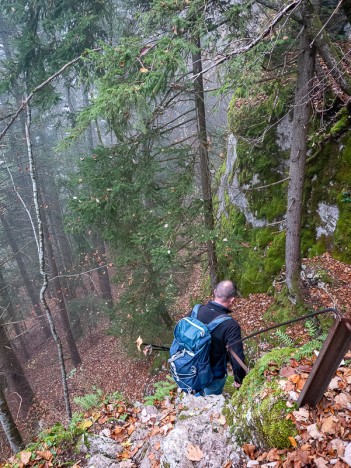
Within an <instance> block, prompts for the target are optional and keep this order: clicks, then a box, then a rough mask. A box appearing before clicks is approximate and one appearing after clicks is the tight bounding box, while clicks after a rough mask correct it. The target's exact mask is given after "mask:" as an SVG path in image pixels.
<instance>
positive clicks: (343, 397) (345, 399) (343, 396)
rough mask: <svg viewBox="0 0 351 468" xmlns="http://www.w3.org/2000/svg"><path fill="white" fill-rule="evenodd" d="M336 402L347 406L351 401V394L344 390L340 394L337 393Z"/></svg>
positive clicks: (344, 406) (343, 406)
mask: <svg viewBox="0 0 351 468" xmlns="http://www.w3.org/2000/svg"><path fill="white" fill-rule="evenodd" d="M335 402H336V403H338V404H339V405H340V406H341V407H342V408H347V407H348V406H349V405H350V403H351V395H349V394H347V393H344V392H342V393H340V394H339V395H336V397H335Z"/></svg>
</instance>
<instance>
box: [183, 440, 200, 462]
mask: <svg viewBox="0 0 351 468" xmlns="http://www.w3.org/2000/svg"><path fill="white" fill-rule="evenodd" d="M185 456H186V458H187V459H188V460H190V461H200V460H201V459H202V457H203V456H204V454H203V452H202V450H201V449H200V447H198V446H197V445H193V444H190V443H189V444H188V445H187V448H186V453H185Z"/></svg>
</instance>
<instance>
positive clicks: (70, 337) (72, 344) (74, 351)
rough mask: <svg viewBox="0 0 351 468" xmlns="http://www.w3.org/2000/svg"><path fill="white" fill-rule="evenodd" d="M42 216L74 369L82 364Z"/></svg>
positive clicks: (59, 307) (55, 286)
mask: <svg viewBox="0 0 351 468" xmlns="http://www.w3.org/2000/svg"><path fill="white" fill-rule="evenodd" d="M42 216H43V231H44V238H45V239H46V243H45V250H46V253H47V257H48V261H49V265H50V269H51V275H52V277H53V278H55V279H53V282H52V283H53V287H54V290H55V296H56V302H57V307H58V309H59V311H60V317H61V320H62V324H63V328H64V333H65V335H66V341H67V344H68V349H69V352H70V355H71V358H72V364H73V366H74V367H77V366H79V364H80V363H81V362H82V360H81V358H80V355H79V352H78V348H77V346H76V342H75V340H74V336H73V333H72V328H71V325H70V322H69V318H68V312H67V308H66V302H65V296H64V294H63V292H62V286H61V283H60V278H58V276H59V272H58V269H57V265H56V261H55V256H54V251H53V249H52V245H51V240H50V234H49V231H48V227H47V224H46V220H45V210H43V212H42Z"/></svg>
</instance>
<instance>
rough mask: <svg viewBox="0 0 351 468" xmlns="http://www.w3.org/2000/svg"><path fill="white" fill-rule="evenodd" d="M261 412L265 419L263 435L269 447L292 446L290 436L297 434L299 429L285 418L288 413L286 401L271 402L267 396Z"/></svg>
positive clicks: (281, 447)
mask: <svg viewBox="0 0 351 468" xmlns="http://www.w3.org/2000/svg"><path fill="white" fill-rule="evenodd" d="M260 413H261V414H262V416H263V421H264V423H263V424H262V431H263V435H264V437H265V439H266V440H267V442H268V444H269V447H276V448H278V449H283V448H288V447H289V446H290V441H289V437H291V436H295V435H297V430H296V427H295V426H294V424H293V423H292V422H291V421H290V420H287V419H285V416H286V414H287V406H286V401H284V400H278V401H275V402H271V401H270V400H269V399H268V398H265V399H264V400H263V402H262V405H261V408H260Z"/></svg>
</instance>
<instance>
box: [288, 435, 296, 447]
mask: <svg viewBox="0 0 351 468" xmlns="http://www.w3.org/2000/svg"><path fill="white" fill-rule="evenodd" d="M288 439H289V440H290V443H291V445H292V446H293V447H295V448H296V447H297V442H296V440H295V438H294V437H288Z"/></svg>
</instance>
